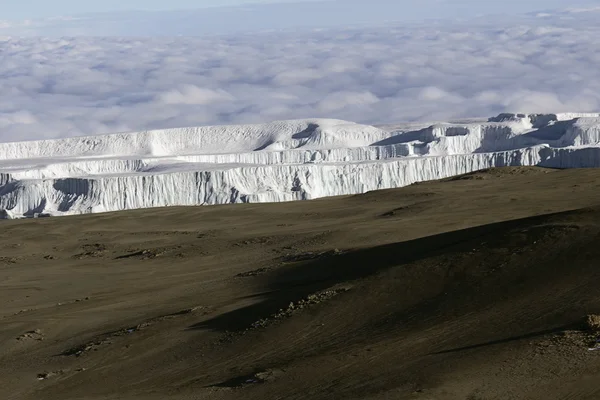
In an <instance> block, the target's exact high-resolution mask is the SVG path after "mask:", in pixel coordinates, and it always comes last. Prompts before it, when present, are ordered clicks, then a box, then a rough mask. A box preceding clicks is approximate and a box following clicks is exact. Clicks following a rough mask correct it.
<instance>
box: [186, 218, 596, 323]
mask: <svg viewBox="0 0 600 400" xmlns="http://www.w3.org/2000/svg"><path fill="white" fill-rule="evenodd" d="M577 212H586V211H581V210H580V211H569V212H562V213H555V214H546V215H540V216H533V217H529V218H524V219H518V220H510V221H504V222H499V223H493V224H489V225H483V226H478V227H473V228H468V229H463V230H458V231H452V232H448V233H443V234H438V235H433V236H429V237H424V238H420V239H415V240H410V241H406V242H399V243H392V244H387V245H382V246H377V247H373V248H366V249H358V250H353V251H349V252H342V253H336V252H330V253H328V254H327V255H326V256H323V257H320V258H317V259H313V260H309V261H306V262H299V263H297V264H296V265H292V266H289V267H284V268H281V269H278V270H275V271H273V272H270V273H268V274H265V275H263V276H261V278H262V282H261V283H262V285H264V290H263V291H262V293H265V295H264V297H263V299H262V301H260V302H258V303H256V304H252V305H249V306H246V307H242V308H239V309H236V310H233V311H231V312H228V313H225V314H222V315H219V316H217V317H215V318H212V319H210V320H207V321H203V322H201V323H198V324H195V325H193V326H191V327H190V329H210V330H216V331H224V332H231V331H234V332H235V331H243V330H246V329H248V328H250V327H251V326H252V324H253V323H254V322H256V321H259V320H261V319H263V318H268V317H269V316H272V315H274V314H276V313H277V312H278V311H280V310H282V309H285V308H286V307H288V305H289V304H290V303H291V302H297V301H298V300H301V299H304V298H307V297H308V296H310V295H314V294H315V293H319V292H321V291H325V290H328V289H331V288H333V287H334V286H336V285H341V284H344V283H349V282H351V281H356V280H360V279H362V278H366V277H369V276H372V275H375V274H378V273H380V272H383V271H385V270H389V269H391V268H401V267H404V266H407V265H408V264H412V263H415V262H417V261H421V260H425V259H430V258H434V257H438V256H444V257H451V256H453V255H460V254H470V252H472V251H473V250H474V248H476V247H482V246H485V249H486V250H489V249H505V248H510V249H516V248H520V247H523V246H527V245H530V244H532V243H535V242H536V241H537V239H538V238H540V237H542V236H544V235H545V234H546V233H547V231H548V229H549V228H552V227H554V228H558V229H559V230H561V231H564V232H567V233H568V232H569V231H571V230H577V229H579V228H578V227H577V226H575V225H568V224H563V223H560V222H558V223H557V224H556V225H552V224H553V221H555V220H559V221H561V220H562V219H563V218H562V217H565V216H568V215H570V214H572V213H577ZM523 232H525V233H523ZM508 254H510V252H509V253H508ZM420 284H426V282H420Z"/></svg>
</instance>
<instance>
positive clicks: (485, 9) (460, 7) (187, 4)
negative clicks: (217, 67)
mask: <svg viewBox="0 0 600 400" xmlns="http://www.w3.org/2000/svg"><path fill="white" fill-rule="evenodd" d="M275 2H279V3H286V2H287V3H290V2H292V3H293V2H313V3H321V4H322V3H334V7H336V8H337V9H338V11H339V14H340V16H341V17H342V18H343V17H344V15H345V14H351V13H352V10H350V9H349V8H351V7H361V9H362V8H367V7H370V8H373V7H379V8H383V9H384V10H386V11H393V12H397V13H398V15H397V17H398V18H404V15H403V14H405V15H407V16H410V17H412V16H415V17H426V16H427V14H434V15H440V14H441V13H443V14H444V15H445V16H447V17H452V16H457V15H463V16H471V15H474V14H477V13H498V12H503V13H517V12H518V13H522V12H530V11H535V10H538V9H552V8H557V7H569V6H574V5H577V4H580V5H581V4H594V3H598V1H597V0H504V1H501V2H497V1H482V0H420V1H415V0H383V1H381V0H376V1H374V2H373V1H365V0H316V1H315V0H169V1H165V0H85V1H82V0H53V1H48V0H0V10H1V12H0V19H2V20H23V19H37V18H48V17H58V16H73V15H80V14H88V13H105V12H120V11H129V10H146V11H174V10H183V9H198V8H206V7H230V6H239V5H242V4H248V3H255V4H259V3H263V4H264V3H275ZM432 6H433V7H432Z"/></svg>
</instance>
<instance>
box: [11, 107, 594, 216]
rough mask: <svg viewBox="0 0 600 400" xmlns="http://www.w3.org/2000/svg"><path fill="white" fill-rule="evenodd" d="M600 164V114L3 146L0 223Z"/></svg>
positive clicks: (334, 124)
mask: <svg viewBox="0 0 600 400" xmlns="http://www.w3.org/2000/svg"><path fill="white" fill-rule="evenodd" d="M521 165H523V166H525V165H539V166H545V167H556V168H572V167H597V166H600V114H575V113H569V114H547V115H542V114H535V115H525V114H501V115H499V116H497V117H493V118H489V119H474V120H466V121H459V122H454V123H435V124H421V125H419V124H410V125H407V124H404V125H402V124H399V125H388V126H381V127H374V126H366V125H359V124H355V123H351V122H346V121H340V120H327V119H315V120H294V121H278V122H273V123H270V124H262V125H239V126H214V127H197V128H179V129H166V130H156V131H144V132H135V133H119V134H111V135H98V136H87V137H75V138H67V139H56V140H44V141H28V142H14V143H0V217H3V218H18V217H32V216H39V215H67V214H82V213H93V212H106V211H117V210H126V209H135V208H146V207H161V206H174V205H203V204H224V203H242V202H277V201H290V200H303V199H314V198H318V197H324V196H334V195H342V194H354V193H363V192H366V191H370V190H377V189H386V188H393V187H400V186H405V185H409V184H412V183H414V182H418V181H423V180H430V179H439V178H444V177H449V176H452V175H458V174H463V173H467V172H471V171H474V170H479V169H484V168H490V167H502V166H521Z"/></svg>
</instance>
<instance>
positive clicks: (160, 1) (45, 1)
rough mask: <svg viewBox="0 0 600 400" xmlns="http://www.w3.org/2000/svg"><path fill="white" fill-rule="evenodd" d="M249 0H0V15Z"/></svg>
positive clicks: (195, 5)
mask: <svg viewBox="0 0 600 400" xmlns="http://www.w3.org/2000/svg"><path fill="white" fill-rule="evenodd" d="M249 1H252V0H168V1H165V0H54V1H49V0H0V9H1V10H2V11H1V12H0V19H27V18H44V17H54V16H58V15H73V14H82V13H94V12H113V11H126V10H156V11H158V10H177V9H192V8H203V7H218V6H232V5H238V4H243V3H245V2H249ZM252 2H255V3H259V2H261V1H260V0H254V1H252Z"/></svg>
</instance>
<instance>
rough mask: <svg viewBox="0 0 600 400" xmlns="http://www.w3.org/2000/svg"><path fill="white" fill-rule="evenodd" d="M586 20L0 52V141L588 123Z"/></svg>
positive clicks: (595, 87)
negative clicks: (282, 122) (565, 120)
mask: <svg viewBox="0 0 600 400" xmlns="http://www.w3.org/2000/svg"><path fill="white" fill-rule="evenodd" d="M565 15H567V17H565ZM594 16H597V14H594V13H591V14H590V13H578V14H561V15H554V16H552V17H545V18H536V17H535V16H532V17H531V18H529V19H522V18H513V19H512V20H511V21H507V20H486V19H474V20H470V21H466V22H463V23H458V22H444V23H442V22H438V23H429V24H427V25H425V24H422V25H405V26H400V25H397V26H394V25H388V26H383V27H377V28H364V27H363V28H360V29H359V28H355V29H354V28H353V29H343V30H342V29H339V30H318V31H311V32H304V33H301V32H290V33H284V32H276V33H270V34H254V35H237V36H213V37H199V38H192V37H180V38H119V37H112V38H83V37H79V38H57V39H50V38H9V39H4V40H2V41H0V140H2V141H7V140H23V139H32V138H41V137H57V136H68V135H78V134H94V133H105V132H114V131H123V130H143V129H152V128H163V127H173V126H185V125H201V124H202V125H204V124H223V123H247V122H263V121H270V120H275V119H289V118H312V117H331V118H341V119H348V120H353V121H356V122H363V123H388V122H398V121H416V120H421V121H423V120H439V119H453V118H463V117H472V116H491V115H494V114H497V113H499V112H504V111H520V112H531V111H545V112H559V111H581V112H585V111H598V110H600V72H598V69H597V65H598V63H599V62H600V42H599V41H598V40H597V38H598V37H600V26H598V24H597V23H596V21H595V20H596V18H595V17H594Z"/></svg>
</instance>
